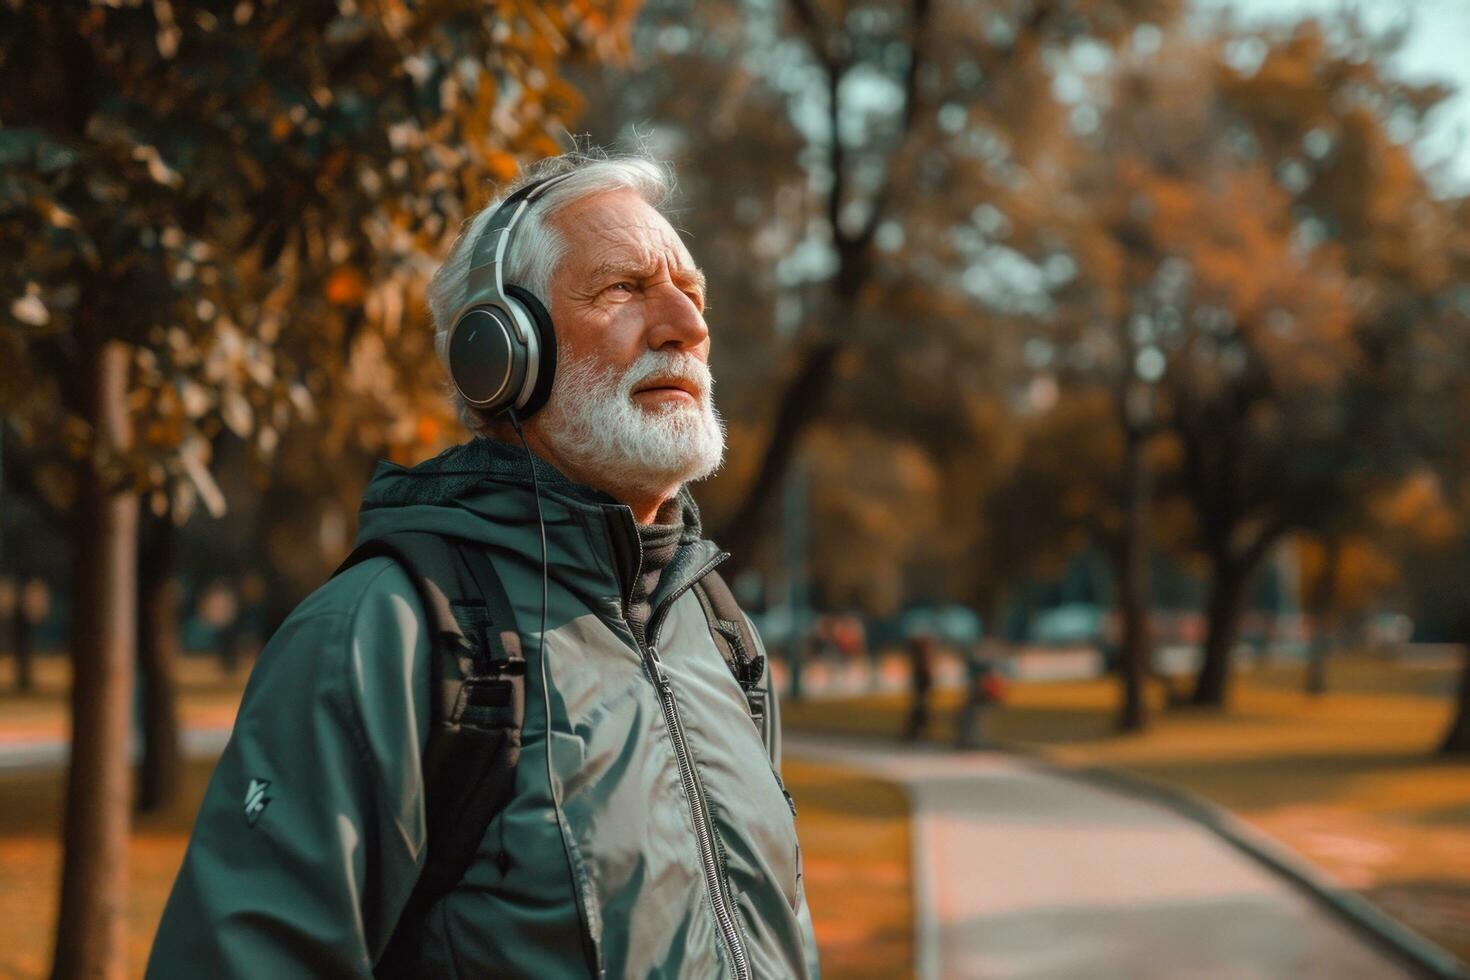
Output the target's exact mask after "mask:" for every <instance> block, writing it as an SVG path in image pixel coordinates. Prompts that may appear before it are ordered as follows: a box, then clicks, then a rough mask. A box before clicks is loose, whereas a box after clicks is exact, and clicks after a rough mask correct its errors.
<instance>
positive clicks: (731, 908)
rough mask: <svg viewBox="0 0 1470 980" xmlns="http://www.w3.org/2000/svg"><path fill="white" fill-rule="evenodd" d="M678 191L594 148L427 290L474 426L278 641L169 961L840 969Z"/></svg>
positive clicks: (247, 970)
mask: <svg viewBox="0 0 1470 980" xmlns="http://www.w3.org/2000/svg"><path fill="white" fill-rule="evenodd" d="M668 194H669V176H668V174H667V172H666V170H665V169H663V168H662V167H660V166H659V165H657V164H655V163H653V162H651V161H649V160H647V159H644V158H641V157H631V158H620V159H608V158H605V157H593V156H589V155H586V154H568V155H566V156H563V157H558V158H555V159H552V160H548V161H544V162H543V163H542V164H541V165H539V166H538V167H536V168H535V170H534V172H533V173H532V174H530V175H528V176H526V177H523V178H522V180H521V181H519V182H518V184H517V186H516V187H514V188H512V192H511V194H510V195H509V196H508V197H507V198H506V199H505V200H504V201H502V202H501V203H500V204H499V205H497V206H492V207H491V208H488V209H486V210H485V211H483V212H481V213H480V214H478V215H476V216H475V217H474V218H473V219H471V221H470V222H469V224H468V226H467V228H466V230H465V232H464V234H463V235H462V236H461V238H460V240H459V241H458V242H456V244H455V246H454V249H453V250H452V251H451V253H450V256H449V258H448V259H447V261H446V262H445V264H444V266H443V268H442V269H441V270H440V271H439V273H438V274H437V275H436V276H435V278H434V281H433V284H432V286H431V289H430V304H431V306H432V308H433V313H434V318H435V321H436V325H437V329H438V336H439V341H440V345H439V346H440V351H441V354H442V355H443V357H444V358H445V360H446V364H447V367H448V368H449V373H450V377H451V380H452V383H453V388H454V392H455V398H456V399H457V400H458V402H459V405H460V411H461V417H462V418H463V419H464V421H465V422H466V423H467V425H468V426H469V428H470V429H471V430H472V431H473V432H475V434H476V436H477V438H474V439H472V440H471V441H470V442H468V443H465V444H463V445H460V446H457V447H454V448H452V449H450V450H448V451H446V452H445V453H443V454H441V455H439V456H438V457H436V458H435V459H432V460H430V461H428V462H426V463H423V464H421V465H419V466H416V467H414V468H412V469H404V468H402V467H398V466H393V465H389V464H383V465H382V466H380V468H379V470H378V472H377V474H376V475H375V477H374V479H373V481H372V483H371V485H370V486H369V487H368V490H367V492H366V494H365V496H364V499H363V505H362V512H361V519H360V528H359V535H358V540H359V545H360V546H359V548H358V550H357V551H356V552H355V553H354V556H353V557H352V558H351V559H349V562H348V564H347V565H346V566H344V568H343V569H342V570H341V571H339V574H338V575H336V576H335V577H334V578H333V579H331V580H330V581H329V582H327V583H326V584H325V585H324V586H322V587H321V588H320V589H318V590H317V591H316V592H315V593H314V594H313V595H311V596H310V597H309V598H307V599H306V601H305V602H303V603H302V604H301V606H300V607H298V608H297V609H296V610H295V612H294V613H293V614H292V615H291V616H290V618H289V619H287V621H286V622H285V624H284V625H282V627H281V629H280V630H279V631H278V632H277V633H276V635H275V636H274V637H273V638H272V640H271V642H270V644H269V645H268V646H267V647H266V649H265V651H264V652H263V653H262V654H261V657H260V660H259V663H258V664H257V666H256V668H255V671H254V674H253V675H252V676H251V679H250V684H249V687H248V688H247V689H246V692H245V698H244V701H243V703H242V705H241V708H240V714H239V719H238V721H237V722H236V726H235V731H234V735H233V737H232V738H231V740H230V744H229V747H228V748H227V749H226V750H225V754H224V757H223V758H222V759H221V760H220V763H219V766H218V768H217V769H216V771H215V774H214V777H213V779H212V781H211V783H210V786H209V791H208V793H207V795H206V797H205V801H204V804H203V807H202V809H201V811H200V814H199V818H198V822H197V824H196V825H195V828H194V835H193V838H192V840H191V841H190V844H189V850H188V853H187V855H186V857H185V859H184V865H183V868H182V870H181V871H180V872H179V877H178V881H177V882H176V884H175V886H174V890H173V894H172V895H171V897H170V899H169V902H168V906H167V908H166V910H165V912H164V917H163V922H162V924H161V926H160V928H159V933H158V937H157V940H156V942H155V945H154V949H153V954H152V957H151V959H150V962H149V967H148V973H149V976H154V977H184V976H188V977H198V976H221V977H223V976H240V977H271V978H278V977H308V976H310V977H322V976H369V975H377V976H412V977H451V976H457V977H488V976H496V977H500V976H519V977H540V978H550V977H574V976H586V975H592V976H617V977H621V976H630V977H644V976H655V975H656V976H670V977H672V976H679V977H713V976H732V977H740V978H745V977H801V976H812V975H815V974H816V972H817V967H816V950H815V945H814V942H813V938H812V931H811V921H810V917H809V915H808V912H807V908H806V902H805V899H804V897H803V893H802V883H801V868H800V863H801V862H800V852H799V849H798V846H797V840H796V831H795V825H794V821H793V817H794V813H795V809H794V807H792V806H791V805H790V798H789V797H788V796H787V795H786V793H785V791H784V789H783V787H782V786H781V782H780V776H779V765H780V752H779V744H778V738H779V737H778V725H777V719H776V711H775V707H776V706H775V701H774V696H773V693H772V692H771V691H770V689H769V683H768V680H767V675H766V672H765V671H764V670H763V666H764V659H763V655H762V653H761V651H760V650H759V641H758V639H756V638H755V637H754V634H753V632H752V631H751V630H750V627H749V622H748V620H746V619H745V617H744V616H743V614H741V613H740V612H739V610H738V609H735V608H733V606H732V605H731V603H732V601H733V600H731V599H730V598H729V591H728V589H725V588H724V587H723V585H722V584H721V583H720V582H719V581H718V576H717V573H716V572H715V571H714V568H715V566H716V565H717V564H718V562H719V560H720V559H721V558H722V557H723V555H722V554H721V553H720V552H719V551H718V549H717V548H715V547H714V545H712V544H711V543H710V542H708V541H706V540H704V539H703V538H702V535H701V533H700V527H699V515H698V512H697V510H696V509H695V506H694V502H693V500H692V499H691V498H690V496H689V494H688V492H687V490H685V484H687V483H688V482H689V481H692V480H697V479H700V478H702V477H704V476H707V475H709V474H710V473H711V472H713V471H714V470H715V468H716V467H717V466H718V465H719V463H720V460H721V457H722V455H723V452H724V432H723V428H722V426H721V423H720V421H719V418H718V416H717V415H716V414H715V411H714V407H713V403H712V398H711V379H710V376H709V371H708V368H707V366H706V362H707V358H708V353H709V329H708V327H707V326H706V324H705V320H704V277H703V275H702V274H701V273H700V271H699V269H698V267H697V266H696V265H695V264H694V262H693V260H692V259H691V257H690V255H689V252H688V250H687V249H686V248H685V247H684V244H683V242H682V241H681V240H680V238H679V236H678V234H677V233H676V232H675V231H674V229H673V227H672V226H671V225H670V224H669V222H668V221H667V220H666V219H665V218H664V216H663V215H662V214H661V213H660V211H659V207H660V206H662V205H663V203H664V202H665V200H666V198H667V196H668ZM540 403H544V408H542V407H541V404H540Z"/></svg>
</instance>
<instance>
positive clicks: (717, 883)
mask: <svg viewBox="0 0 1470 980" xmlns="http://www.w3.org/2000/svg"><path fill="white" fill-rule="evenodd" d="M646 659H647V663H648V667H649V671H650V672H651V673H652V675H653V682H654V684H655V685H656V686H657V687H658V693H659V702H660V703H661V704H662V705H663V709H664V722H665V723H666V724H667V725H668V726H669V735H670V737H671V738H672V739H673V742H674V755H675V756H677V757H678V760H679V780H680V782H682V783H683V784H684V795H685V796H687V797H688V798H689V809H690V811H691V812H692V813H693V816H694V830H695V835H696V836H697V837H698V838H699V858H700V861H701V863H702V864H703V865H704V880H705V884H706V885H707V886H708V887H709V892H710V901H711V902H712V904H713V905H714V908H715V919H716V920H717V921H718V922H719V926H720V935H721V936H722V937H723V938H724V940H725V945H726V947H727V948H728V949H729V951H730V962H731V965H732V966H733V967H734V970H733V972H734V974H735V977H736V978H737V980H747V978H749V976H750V963H749V961H748V959H747V957H746V954H745V944H744V942H743V941H742V940H741V938H740V929H739V927H738V926H737V925H736V923H735V912H734V910H733V909H732V907H731V902H730V896H729V894H728V893H727V892H726V890H725V889H726V885H725V881H724V876H723V875H722V874H721V873H720V867H719V862H718V860H717V858H716V855H715V830H714V825H713V824H712V823H711V821H710V816H709V806H708V804H707V803H706V801H705V798H704V787H703V786H701V785H700V783H699V774H698V773H696V772H695V771H694V764H693V763H692V762H691V761H690V759H689V746H688V745H687V744H686V743H685V741H684V726H683V724H682V723H681V722H680V721H679V707H678V705H676V704H675V703H674V691H673V688H672V687H671V686H670V684H669V678H668V675H667V674H665V673H664V668H663V664H662V663H661V662H660V661H659V659H658V647H657V646H654V645H652V644H650V645H649V647H648V656H647V658H646Z"/></svg>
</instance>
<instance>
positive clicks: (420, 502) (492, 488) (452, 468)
mask: <svg viewBox="0 0 1470 980" xmlns="http://www.w3.org/2000/svg"><path fill="white" fill-rule="evenodd" d="M533 465H534V466H535V478H536V482H539V484H540V490H541V497H542V505H543V508H542V509H543V513H544V516H545V520H546V523H547V533H548V534H552V533H553V525H554V524H561V523H565V522H567V520H568V519H569V518H570V519H572V520H573V521H576V522H577V523H580V521H577V517H579V516H580V517H582V518H583V519H585V518H587V517H599V518H601V519H602V520H604V521H606V520H614V521H626V522H628V523H629V524H631V523H632V522H633V512H632V510H631V509H630V508H629V507H628V506H627V505H626V504H621V503H619V502H618V501H616V500H615V499H613V498H612V497H611V496H609V495H608V494H606V493H604V492H602V491H601V490H595V489H593V488H591V487H587V486H583V485H581V484H578V483H575V482H573V481H572V480H570V479H568V478H567V477H566V476H565V475H564V474H563V473H562V472H561V471H560V470H558V469H557V468H556V467H554V466H552V465H551V464H550V463H548V462H547V461H546V460H544V459H542V458H540V457H539V456H536V455H534V454H527V452H526V451H525V450H524V449H522V448H521V447H520V446H516V445H512V444H510V443H506V442H500V441H498V440H494V439H486V438H475V439H471V440H470V441H469V442H465V443H461V444H459V445H457V446H452V447H450V448H449V449H446V450H445V451H444V452H442V453H440V454H439V455H438V456H435V457H433V458H432V459H428V460H425V461H424V462H422V463H419V464H418V465H417V466H413V467H405V466H400V465H399V464H397V463H392V462H388V461H386V460H383V461H380V462H379V463H378V467H377V470H376V471H375V472H374V473H373V478H372V480H371V481H370V482H369V483H368V487H367V490H366V492H364V494H363V498H362V507H361V509H360V510H359V512H358V530H357V539H356V541H355V543H354V546H355V545H360V544H362V543H363V542H364V541H368V540H371V539H373V538H377V537H381V536H383V535H385V534H389V533H392V532H395V531H431V532H435V533H439V534H452V535H455V536H458V537H463V538H469V539H470V540H474V541H484V542H486V543H490V542H491V541H494V540H497V539H500V538H501V531H503V529H504V528H505V526H507V525H510V526H516V527H519V526H524V525H526V524H534V523H535V522H536V498H535V493H534V484H533V481H532V469H531V467H532V466H533ZM679 505H680V506H679V517H680V523H681V524H682V525H683V531H682V532H681V534H680V541H681V543H692V542H695V541H699V540H700V539H701V538H702V536H703V535H702V530H701V527H700V519H699V508H698V507H697V506H696V505H695V503H694V498H693V496H692V495H691V494H690V493H689V491H688V489H687V488H682V489H680V491H679Z"/></svg>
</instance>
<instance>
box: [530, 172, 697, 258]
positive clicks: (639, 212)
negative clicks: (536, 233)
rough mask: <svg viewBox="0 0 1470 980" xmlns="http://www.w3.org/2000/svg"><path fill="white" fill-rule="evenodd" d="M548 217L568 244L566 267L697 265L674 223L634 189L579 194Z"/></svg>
mask: <svg viewBox="0 0 1470 980" xmlns="http://www.w3.org/2000/svg"><path fill="white" fill-rule="evenodd" d="M551 220H552V221H553V223H555V224H556V226H557V230H558V231H560V232H561V233H562V236H563V237H564V238H565V240H566V242H567V245H568V249H567V256H566V258H567V260H568V264H569V265H572V264H575V265H577V266H581V267H584V268H589V269H590V268H595V267H599V266H606V265H608V264H610V263H615V264H617V265H629V266H649V265H660V264H662V263H663V262H664V261H665V260H666V261H668V263H669V264H670V265H671V266H672V267H674V268H683V269H690V270H692V269H694V268H696V266H695V263H694V258H693V256H692V255H690V253H689V248H688V246H686V245H685V244H684V241H683V239H682V238H680V237H679V233H678V231H677V230H675V228H674V226H673V225H672V224H670V223H669V220H668V219H667V218H665V217H664V216H663V215H662V214H660V213H659V212H658V210H657V209H656V208H654V207H653V205H651V204H649V203H648V202H647V201H645V200H644V199H643V198H642V197H641V196H640V195H639V194H638V193H637V192H636V191H633V190H620V191H609V192H608V193H605V194H596V195H593V196H591V197H587V198H583V199H582V200H580V201H575V202H573V203H572V204H569V205H567V206H566V207H565V208H563V209H562V210H561V211H559V212H557V214H556V215H555V216H554V217H553V218H552V219H551Z"/></svg>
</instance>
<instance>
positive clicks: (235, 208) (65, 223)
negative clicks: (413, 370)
mask: <svg viewBox="0 0 1470 980" xmlns="http://www.w3.org/2000/svg"><path fill="white" fill-rule="evenodd" d="M631 12H632V10H631V5H630V4H628V3H624V2H609V3H598V2H594V0H567V2H563V3H558V4H542V5H536V6H529V5H526V6H521V5H512V4H491V5H483V4H478V3H471V2H468V0H462V2H453V3H445V4H438V5H434V6H433V7H430V8H417V7H410V6H405V5H403V4H400V3H398V2H395V0H382V2H369V3H365V4H360V5H345V6H344V5H339V4H336V3H326V2H312V3H293V4H283V3H273V2H263V3H254V2H250V0H247V2H244V3H234V2H229V3H225V2H216V3H209V4H204V5H191V6H190V7H189V9H187V10H183V9H181V10H178V11H176V10H175V9H174V7H173V6H172V5H170V4H167V3H158V4H153V5H151V6H149V7H143V6H122V7H109V6H100V5H92V4H88V3H83V2H80V0H71V2H64V3H36V2H29V3H20V4H15V5H11V6H8V7H6V8H5V10H4V11H3V13H0V62H3V63H4V64H5V65H6V68H7V71H8V72H9V73H10V75H11V77H13V78H23V79H25V80H26V84H25V85H13V86H7V88H6V90H5V91H4V92H3V93H0V118H3V119H4V120H5V124H6V128H5V129H4V130H3V131H0V166H3V170H0V177H3V181H0V254H3V255H4V258H5V262H4V263H3V269H0V284H3V289H4V291H5V293H6V295H7V296H8V297H9V300H8V302H7V303H6V304H5V307H4V311H3V315H4V320H3V322H0V350H3V352H4V354H5V355H6V356H5V363H6V365H7V371H6V373H5V376H4V378H3V379H0V407H3V409H4V411H5V412H6V414H7V416H9V418H10V421H11V423H12V425H13V427H15V428H16V429H18V430H19V431H21V433H22V434H23V435H24V436H25V437H26V442H27V443H28V445H29V446H31V447H33V448H34V452H35V458H34V460H33V466H34V468H35V470H36V471H37V473H38V481H39V482H41V483H43V484H45V485H47V486H49V487H50V488H51V492H52V496H53V498H55V499H56V500H57V501H58V502H59V503H60V504H61V505H62V506H64V507H66V508H68V509H69V511H70V513H71V522H70V529H71V537H72V542H71V543H72V550H73V555H74V568H75V571H74V574H73V601H74V607H75V610H76V614H75V616H74V619H73V641H72V657H73V661H74V664H75V674H76V677H77V683H76V684H74V685H73V756H72V765H71V768H70V772H69V776H68V794H67V800H68V802H67V814H66V829H65V835H66V859H65V862H64V869H63V885H62V901H61V909H60V924H59V927H58V931H57V947H56V949H57V957H56V965H55V973H56V975H57V976H61V977H70V976H82V975H86V976H103V975H106V976H116V975H120V974H121V971H122V942H121V940H122V930H123V926H122V923H123V920H122V912H123V909H124V902H123V889H124V883H123V863H124V861H123V857H124V846H125V841H126V830H127V816H126V814H127V799H128V787H127V782H126V774H127V771H128V767H127V759H126V755H125V753H126V748H127V743H128V739H127V737H126V736H127V730H128V714H129V711H130V708H131V678H132V664H133V654H134V650H133V640H134V636H135V618H136V602H137V596H136V562H137V551H136V547H137V539H136V529H137V521H138V504H139V496H138V494H139V491H140V490H145V489H150V488H156V487H162V486H163V485H165V484H166V483H167V482H168V481H169V480H177V481H179V482H180V484H181V485H184V486H187V487H189V488H191V489H190V491H189V492H191V493H197V494H202V495H203V496H204V497H206V498H210V497H213V496H216V493H215V491H216V490H217V488H215V487H213V481H212V478H211V477H210V475H209V470H208V466H209V452H210V444H211V440H212V438H213V437H214V436H215V435H216V434H217V433H218V432H220V431H222V430H228V431H230V432H232V433H234V434H235V436H237V437H238V438H241V439H245V440H248V441H249V442H250V443H251V445H252V447H253V448H254V450H255V451H257V452H259V453H261V454H263V455H269V454H270V453H271V452H272V451H273V450H274V448H275V446H276V445H277V443H278V442H279V437H280V432H281V431H282V430H284V429H285V428H287V427H289V425H290V424H291V422H292V421H293V419H295V418H299V417H300V416H301V414H302V413H303V412H307V411H310V410H311V407H312V406H313V404H321V403H326V404H331V403H332V400H333V399H334V398H335V397H337V395H338V394H339V393H340V392H342V391H343V390H345V389H348V388H349V387H350V383H351V382H352V380H353V379H351V378H350V377H349V375H350V369H351V368H352V366H353V364H354V358H353V354H354V352H355V351H357V350H360V349H361V345H362V343H363V342H362V340H361V338H362V337H364V336H373V337H376V338H377V342H378V344H379V345H380V346H384V347H387V348H389V349H391V348H392V347H393V345H394V343H395V341H396V340H397V339H398V338H400V337H403V336H404V335H405V333H406V332H405V331H403V330H402V329H401V328H402V323H403V321H402V315H403V311H404V309H405V308H406V307H407V306H409V303H408V302H407V300H406V297H408V296H409V294H411V293H412V292H413V290H414V289H416V288H419V285H420V284H421V282H422V279H423V278H424V273H425V271H426V269H427V267H428V265H430V264H432V259H433V256H434V255H435V253H436V252H437V251H438V250H440V249H442V248H443V247H444V246H445V245H446V244H447V241H448V239H449V237H450V236H452V234H453V232H454V230H455V229H456V228H457V226H458V224H459V222H460V219H461V218H463V217H464V215H465V214H466V213H467V210H468V209H469V208H471V207H473V206H474V205H476V204H477V203H479V200H478V199H479V197H480V195H481V193H482V191H480V189H479V187H480V185H481V183H482V182H483V181H484V180H485V178H487V177H502V178H503V177H506V176H509V175H510V173H511V172H512V170H513V166H514V161H515V159H516V158H517V156H519V155H524V154H536V153H544V152H548V151H550V150H552V149H554V148H555V143H554V141H553V140H552V138H551V135H550V134H551V133H552V132H553V131H555V130H556V129H557V128H558V127H559V126H560V125H562V123H563V122H564V121H565V120H566V119H567V118H569V116H570V114H571V113H572V112H573V111H574V110H575V109H576V104H577V97H576V93H575V91H574V90H572V89H571V88H570V86H568V85H567V83H566V82H565V81H564V80H563V79H562V78H561V76H560V72H559V68H560V66H561V65H562V64H563V63H564V62H565V61H567V60H568V59H570V58H574V57H577V56H586V55H603V56H606V55H610V54H615V53H616V51H617V49H618V46H619V43H620V38H621V36H622V27H623V25H625V23H626V21H627V19H628V17H629V16H630V15H631ZM303 42H306V43H303ZM492 123H493V124H492ZM380 360H392V358H391V357H385V358H380ZM418 363H422V362H421V361H420V362H418ZM53 446H55V447H62V448H63V450H64V451H63V452H60V453H52V452H49V451H48V450H47V448H45V447H53ZM7 448H8V446H7Z"/></svg>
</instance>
